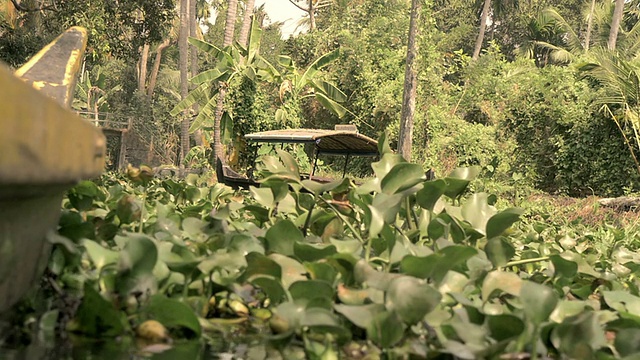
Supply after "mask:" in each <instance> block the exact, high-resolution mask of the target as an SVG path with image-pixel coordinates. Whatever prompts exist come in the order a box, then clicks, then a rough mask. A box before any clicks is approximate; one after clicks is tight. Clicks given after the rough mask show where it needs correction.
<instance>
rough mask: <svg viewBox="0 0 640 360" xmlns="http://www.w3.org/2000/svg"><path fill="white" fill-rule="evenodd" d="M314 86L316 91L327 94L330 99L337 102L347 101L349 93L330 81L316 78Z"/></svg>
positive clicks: (313, 82)
mask: <svg viewBox="0 0 640 360" xmlns="http://www.w3.org/2000/svg"><path fill="white" fill-rule="evenodd" d="M312 86H313V88H314V89H315V90H316V91H319V92H321V93H323V94H325V95H326V96H327V97H328V98H329V99H331V100H333V101H335V102H339V103H341V102H345V101H347V95H346V94H345V93H344V92H342V90H340V89H338V87H337V86H335V85H334V84H332V83H330V82H327V81H324V80H321V79H314V80H313V81H312Z"/></svg>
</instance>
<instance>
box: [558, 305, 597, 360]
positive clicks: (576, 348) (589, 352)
mask: <svg viewBox="0 0 640 360" xmlns="http://www.w3.org/2000/svg"><path fill="white" fill-rule="evenodd" d="M551 342H552V343H553V346H554V347H555V348H556V349H558V350H559V351H560V352H561V353H562V354H566V355H567V356H568V357H570V358H572V359H589V358H592V357H593V354H594V353H595V350H598V349H600V348H601V347H605V346H606V345H607V341H606V339H605V335H604V330H603V329H602V327H601V326H600V323H599V321H598V315H597V314H596V313H595V312H593V311H586V312H583V313H581V314H578V315H577V316H574V317H570V318H567V319H565V320H564V321H563V322H562V324H559V325H557V326H556V327H555V328H554V329H553V330H552V331H551Z"/></svg>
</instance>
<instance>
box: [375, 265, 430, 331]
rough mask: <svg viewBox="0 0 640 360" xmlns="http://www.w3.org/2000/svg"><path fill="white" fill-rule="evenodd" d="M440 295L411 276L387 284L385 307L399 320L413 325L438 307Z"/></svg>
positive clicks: (423, 282)
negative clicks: (395, 314)
mask: <svg viewBox="0 0 640 360" xmlns="http://www.w3.org/2000/svg"><path fill="white" fill-rule="evenodd" d="M441 299H442V295H441V294H440V292H439V291H437V290H436V289H434V288H433V287H431V285H429V284H427V283H426V281H424V280H420V279H417V278H415V277H411V276H402V277H399V278H396V279H393V280H392V281H391V283H390V284H389V289H388V290H387V296H386V301H385V306H386V307H387V310H389V311H394V312H396V313H397V314H398V316H399V317H400V319H402V321H403V322H404V323H405V324H407V325H413V324H416V323H417V322H419V321H420V320H422V318H424V316H425V315H426V314H428V313H429V312H431V311H433V309H435V308H436V306H438V304H439V303H440V300H441Z"/></svg>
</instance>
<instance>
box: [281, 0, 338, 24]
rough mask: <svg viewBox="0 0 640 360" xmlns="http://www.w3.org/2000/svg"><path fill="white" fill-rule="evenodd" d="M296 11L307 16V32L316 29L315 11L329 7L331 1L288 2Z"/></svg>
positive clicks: (290, 0)
mask: <svg viewBox="0 0 640 360" xmlns="http://www.w3.org/2000/svg"><path fill="white" fill-rule="evenodd" d="M289 2H290V3H292V4H293V5H295V6H296V7H297V8H298V9H300V10H302V11H304V12H306V13H307V15H309V31H314V30H315V29H316V11H318V9H322V8H324V7H327V6H331V4H332V2H333V1H332V0H289Z"/></svg>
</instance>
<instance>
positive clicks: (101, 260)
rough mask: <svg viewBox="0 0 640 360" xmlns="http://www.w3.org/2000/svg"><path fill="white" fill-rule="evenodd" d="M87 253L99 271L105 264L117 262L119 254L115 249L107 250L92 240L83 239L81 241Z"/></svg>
mask: <svg viewBox="0 0 640 360" xmlns="http://www.w3.org/2000/svg"><path fill="white" fill-rule="evenodd" d="M82 245H83V246H84V248H85V250H87V254H88V255H89V258H90V259H91V262H93V264H94V265H95V266H96V270H97V271H98V273H100V270H101V269H102V268H103V267H105V266H107V265H112V264H116V263H117V262H118V258H119V254H118V253H117V252H115V251H112V250H109V249H107V248H105V247H103V246H101V245H100V244H98V243H96V242H95V241H92V240H84V241H83V242H82Z"/></svg>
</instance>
